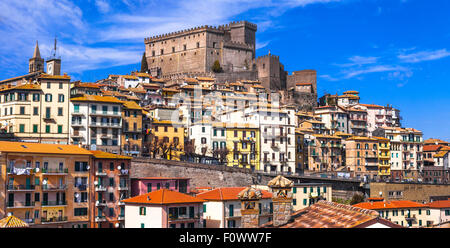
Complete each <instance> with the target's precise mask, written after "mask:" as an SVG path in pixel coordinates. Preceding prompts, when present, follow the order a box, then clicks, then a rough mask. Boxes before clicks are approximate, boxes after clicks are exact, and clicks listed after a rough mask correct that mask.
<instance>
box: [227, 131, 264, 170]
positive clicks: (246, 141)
mask: <svg viewBox="0 0 450 248" xmlns="http://www.w3.org/2000/svg"><path fill="white" fill-rule="evenodd" d="M226 127H227V131H226V133H227V139H226V142H227V148H228V150H229V151H230V153H229V154H228V156H227V164H228V166H234V167H240V168H248V169H251V170H260V138H259V128H258V127H257V126H254V125H250V124H239V123H229V124H227V126H226Z"/></svg>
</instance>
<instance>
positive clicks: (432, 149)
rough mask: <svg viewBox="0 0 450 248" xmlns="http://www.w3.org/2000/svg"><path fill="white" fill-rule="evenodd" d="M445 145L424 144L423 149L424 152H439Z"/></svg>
mask: <svg viewBox="0 0 450 248" xmlns="http://www.w3.org/2000/svg"><path fill="white" fill-rule="evenodd" d="M442 147H443V145H424V146H423V151H424V152H437V151H439V150H440V149H441V148H442Z"/></svg>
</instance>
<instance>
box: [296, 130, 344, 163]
mask: <svg viewBox="0 0 450 248" xmlns="http://www.w3.org/2000/svg"><path fill="white" fill-rule="evenodd" d="M305 145H306V148H307V150H308V153H307V154H308V156H307V163H308V170H309V171H314V172H327V171H336V170H337V169H338V168H340V167H341V166H342V165H343V162H344V161H343V156H342V155H343V151H344V150H343V149H342V147H343V146H342V145H343V143H342V139H341V137H339V136H334V135H322V134H311V135H305Z"/></svg>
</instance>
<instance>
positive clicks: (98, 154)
mask: <svg viewBox="0 0 450 248" xmlns="http://www.w3.org/2000/svg"><path fill="white" fill-rule="evenodd" d="M90 152H91V153H92V154H93V155H94V157H95V158H102V159H105V158H106V159H132V158H131V157H128V156H122V155H119V154H114V153H109V152H103V151H90Z"/></svg>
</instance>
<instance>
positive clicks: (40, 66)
mask: <svg viewBox="0 0 450 248" xmlns="http://www.w3.org/2000/svg"><path fill="white" fill-rule="evenodd" d="M28 65H29V66H28V67H29V68H28V73H33V72H38V71H43V70H44V59H43V58H41V52H40V51H39V44H38V41H36V46H35V47H34V53H33V57H32V58H31V59H30V60H29V61H28Z"/></svg>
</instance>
